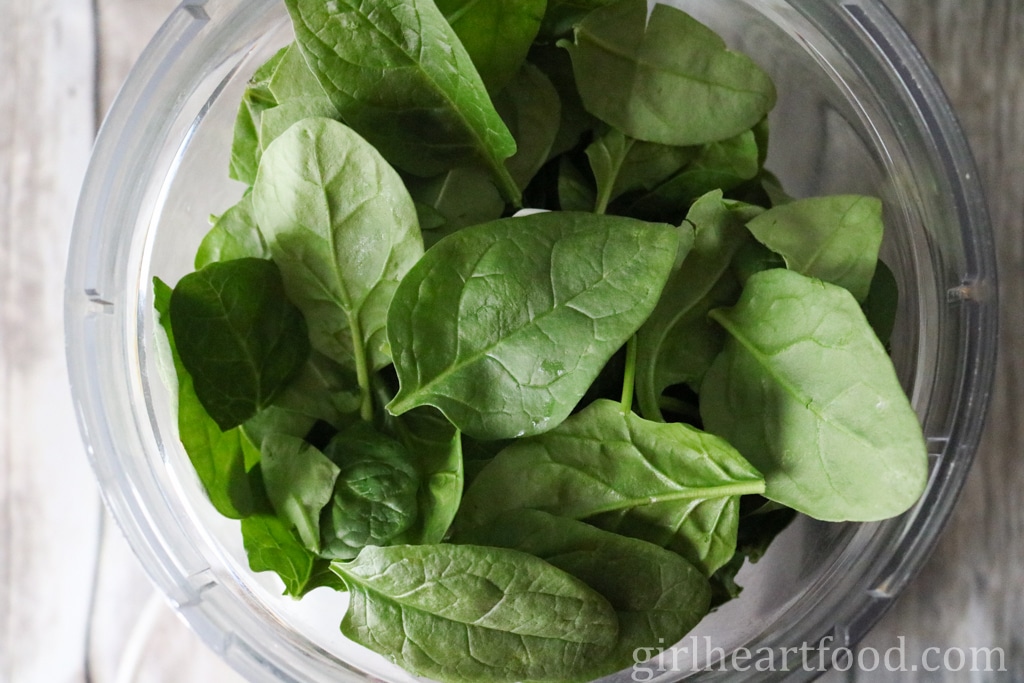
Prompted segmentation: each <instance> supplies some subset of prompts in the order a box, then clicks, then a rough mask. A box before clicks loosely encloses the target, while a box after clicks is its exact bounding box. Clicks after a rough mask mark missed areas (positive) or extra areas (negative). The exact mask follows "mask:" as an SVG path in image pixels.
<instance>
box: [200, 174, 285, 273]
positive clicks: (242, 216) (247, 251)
mask: <svg viewBox="0 0 1024 683" xmlns="http://www.w3.org/2000/svg"><path fill="white" fill-rule="evenodd" d="M240 258H262V259H268V258H270V251H269V250H268V249H267V242H266V240H264V239H263V235H262V233H260V229H259V226H258V225H257V224H256V216H254V215H253V210H252V194H251V193H249V192H246V193H245V195H244V196H243V197H242V198H241V199H240V200H238V203H237V204H235V205H234V206H232V207H231V208H229V209H228V210H227V211H225V212H224V213H223V214H221V215H220V217H219V218H217V220H215V221H214V222H213V227H211V228H210V231H209V232H208V233H206V237H204V238H203V241H202V242H201V243H200V244H199V250H198V251H197V252H196V258H195V268H196V270H201V269H203V268H205V267H206V266H208V265H210V264H211V263H216V262H218V261H231V260H233V259H240Z"/></svg>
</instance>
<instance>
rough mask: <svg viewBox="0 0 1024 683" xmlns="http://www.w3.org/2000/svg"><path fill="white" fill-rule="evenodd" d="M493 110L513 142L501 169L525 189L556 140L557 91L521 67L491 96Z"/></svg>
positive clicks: (559, 105) (532, 70)
mask: <svg viewBox="0 0 1024 683" xmlns="http://www.w3.org/2000/svg"><path fill="white" fill-rule="evenodd" d="M481 4H482V3H481ZM494 106H495V107H497V109H498V113H499V114H501V118H502V119H504V121H505V123H506V124H507V125H508V128H509V130H510V131H511V132H512V135H513V136H514V137H515V139H516V147H517V149H516V153H515V154H514V155H512V156H511V157H509V158H508V160H506V161H505V166H506V167H507V168H508V171H509V173H510V174H511V175H512V178H513V179H515V181H516V183H517V184H518V185H519V187H520V188H523V189H525V188H526V186H527V185H529V183H530V181H531V180H532V179H533V177H534V175H536V174H537V171H539V170H540V167H541V166H543V165H544V163H545V162H546V161H547V160H548V159H549V158H550V156H551V150H552V147H553V146H554V144H555V139H556V138H557V136H558V129H559V123H560V121H561V116H562V102H561V100H560V99H559V97H558V91H557V90H555V86H554V85H552V84H551V81H550V80H549V79H548V77H547V76H545V75H544V72H543V71H541V70H540V69H538V68H537V67H535V66H533V65H532V64H523V67H522V68H521V69H520V70H519V72H518V73H517V74H516V75H515V76H514V77H513V78H512V80H511V81H510V82H509V84H508V85H507V86H505V88H504V90H502V91H501V92H500V93H498V94H497V95H496V96H495V98H494Z"/></svg>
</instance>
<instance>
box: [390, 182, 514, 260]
mask: <svg viewBox="0 0 1024 683" xmlns="http://www.w3.org/2000/svg"><path fill="white" fill-rule="evenodd" d="M406 187H407V188H408V189H409V194H410V195H411V196H412V198H413V200H414V201H415V202H417V205H418V206H420V207H429V208H430V209H431V210H433V211H434V212H435V213H436V214H437V215H438V216H439V217H440V222H439V224H438V225H435V226H433V227H428V226H426V225H422V226H421V227H422V228H423V240H424V242H425V243H426V244H427V245H429V246H433V245H434V244H435V243H436V242H437V241H438V240H440V239H441V238H443V237H446V236H448V235H450V234H452V233H453V232H456V231H458V230H461V229H462V228H465V227H467V226H470V225H476V224H478V223H486V222H487V221H493V220H495V219H497V218H500V217H501V214H502V213H504V212H505V202H504V200H503V199H502V198H501V195H500V194H499V193H498V189H497V188H496V187H495V186H494V183H493V182H492V181H491V178H490V176H488V175H487V174H486V173H485V172H483V171H481V170H480V169H478V168H476V167H475V166H456V167H455V168H453V169H451V170H450V171H447V172H445V173H442V174H441V175H439V176H435V177H433V178H407V179H406ZM419 211H420V215H422V212H423V208H420V209H419Z"/></svg>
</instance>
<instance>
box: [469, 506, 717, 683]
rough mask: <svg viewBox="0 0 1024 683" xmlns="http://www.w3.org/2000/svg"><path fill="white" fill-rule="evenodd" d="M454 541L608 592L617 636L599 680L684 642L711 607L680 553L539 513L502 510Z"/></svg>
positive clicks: (597, 667) (705, 587) (703, 583)
mask: <svg viewBox="0 0 1024 683" xmlns="http://www.w3.org/2000/svg"><path fill="white" fill-rule="evenodd" d="M456 541H457V542H459V543H471V544H477V545H488V546H497V547H501V548H512V549H514V550H519V551H521V552H525V553H529V554H530V555H535V556H537V557H539V558H541V559H543V560H545V561H546V562H549V563H550V564H552V565H554V566H556V567H558V568H559V569H561V570H563V571H566V572H568V573H569V574H572V575H573V576H575V577H576V578H577V579H579V580H580V581H582V582H583V583H585V584H587V585H588V586H590V587H591V588H593V589H594V590H595V591H597V592H598V593H600V594H601V595H602V596H604V597H605V599H607V600H608V602H609V603H610V604H611V606H612V607H613V608H614V609H615V612H616V614H617V616H618V618H619V637H618V640H617V641H616V643H615V645H614V646H613V647H612V648H611V651H610V652H609V653H608V655H607V656H605V657H603V658H602V659H601V660H599V661H596V662H594V663H593V665H592V668H591V671H590V675H591V676H593V677H595V678H596V677H598V676H605V675H608V674H610V673H613V672H615V671H618V670H620V669H625V668H627V667H629V666H630V665H631V664H635V663H636V660H635V659H634V656H635V654H634V653H636V652H637V651H644V650H647V651H649V652H656V651H657V650H658V649H659V648H661V647H664V646H665V645H666V644H667V643H675V642H678V641H680V640H682V638H683V636H685V635H686V634H687V633H689V632H690V630H691V629H692V628H693V627H694V626H696V625H697V623H698V622H699V621H700V620H701V619H703V618H704V616H705V615H706V614H707V611H708V607H709V604H710V597H711V588H710V586H709V584H708V580H707V578H705V577H704V575H703V574H702V573H701V572H700V570H698V569H697V568H696V567H694V566H693V565H692V564H690V563H689V562H687V561H686V560H685V559H683V558H682V556H680V555H679V554H677V553H674V552H672V551H670V550H665V549H664V548H662V547H660V546H657V545H654V544H653V543H648V542H646V541H641V540H638V539H635V538H629V537H627V536H622V535H620V534H615V533H612V532H609V531H604V530H603V529H599V528H597V527H595V526H591V525H590V524H586V523H584V522H578V521H576V520H572V519H568V518H566V517H556V516H555V515H551V514H549V513H547V512H543V511H541V510H512V511H508V512H505V513H502V514H501V515H499V516H498V517H497V518H495V519H494V520H492V521H491V522H489V523H488V524H485V525H484V526H482V527H476V528H474V529H470V530H468V531H467V532H466V533H464V534H462V535H461V536H460V537H458V538H457V539H456Z"/></svg>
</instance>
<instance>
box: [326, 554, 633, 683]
mask: <svg viewBox="0 0 1024 683" xmlns="http://www.w3.org/2000/svg"><path fill="white" fill-rule="evenodd" d="M331 568H332V569H333V570H334V571H335V572H336V573H337V574H338V575H339V576H340V577H341V578H342V579H343V580H344V581H345V584H346V585H347V586H348V590H349V593H350V595H351V603H350V605H349V609H348V612H347V613H346V614H345V618H344V620H343V621H342V622H341V632H342V634H343V635H345V636H346V637H347V638H349V639H350V640H352V641H354V642H356V643H359V644H360V645H363V646H365V647H368V648H370V649H372V650H374V651H376V652H379V653H381V654H383V655H385V656H386V657H388V658H389V659H391V660H392V661H394V662H395V663H397V664H398V665H400V666H402V667H403V668H405V669H407V670H408V671H410V672H412V673H413V674H414V675H417V676H425V677H428V678H433V679H435V680H442V681H447V682H450V683H512V682H514V681H550V682H552V683H554V682H556V681H574V680H580V679H581V678H582V676H581V672H585V671H586V667H587V666H588V665H589V664H590V662H592V661H594V659H595V658H596V657H599V656H600V655H602V654H603V653H605V652H606V651H607V649H608V648H609V647H610V646H611V645H612V644H614V643H615V640H616V637H617V635H618V620H617V618H616V616H615V611H614V610H613V609H612V606H611V605H609V604H608V601H607V600H605V599H604V598H603V597H601V596H600V595H599V594H598V593H597V592H595V591H594V590H593V589H591V588H589V587H588V586H587V585H586V584H584V583H583V582H582V581H580V580H579V579H576V578H574V577H572V576H570V575H569V574H567V573H565V572H563V571H562V570H560V569H556V568H555V567H553V566H551V565H550V564H548V563H547V562H544V561H543V560H541V559H538V558H536V557H533V556H532V555H528V554H526V553H521V552H518V551H516V550H510V549H507V548H486V547H482V546H476V545H452V544H442V545H419V546H391V547H387V548H376V547H368V548H365V549H364V550H363V551H362V552H361V553H360V554H359V556H358V557H357V558H356V559H355V560H353V561H352V562H345V563H342V562H335V563H334V564H332V565H331ZM453 596H458V599H453Z"/></svg>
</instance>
